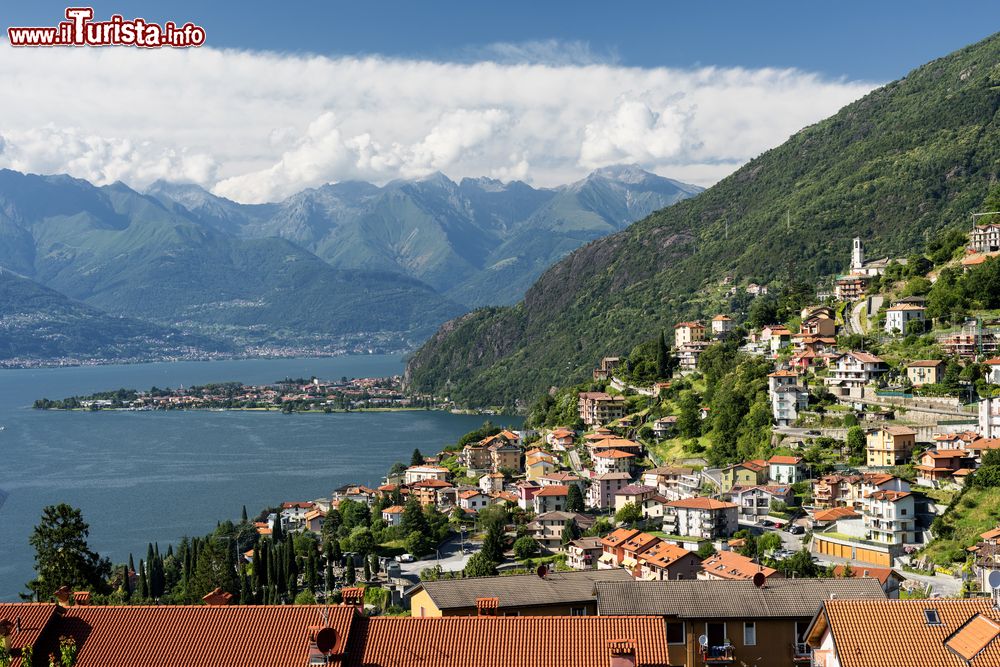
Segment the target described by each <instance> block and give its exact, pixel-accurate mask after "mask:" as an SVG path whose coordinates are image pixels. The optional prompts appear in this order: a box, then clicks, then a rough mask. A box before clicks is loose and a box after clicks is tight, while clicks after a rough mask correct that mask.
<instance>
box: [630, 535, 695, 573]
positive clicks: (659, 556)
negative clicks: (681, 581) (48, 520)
mask: <svg viewBox="0 0 1000 667" xmlns="http://www.w3.org/2000/svg"><path fill="white" fill-rule="evenodd" d="M688 555H693V553H692V552H690V551H688V550H687V549H685V548H683V547H679V546H677V545H676V544H673V543H671V542H663V541H661V542H659V543H657V544H654V545H653V546H651V547H650V548H649V549H646V550H645V551H643V552H642V554H641V555H640V556H639V562H640V563H645V564H646V565H649V566H650V567H659V568H666V567H669V566H670V565H672V564H673V563H676V562H677V561H678V560H680V559H681V558H683V557H684V556H688Z"/></svg>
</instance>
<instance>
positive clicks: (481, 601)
mask: <svg viewBox="0 0 1000 667" xmlns="http://www.w3.org/2000/svg"><path fill="white" fill-rule="evenodd" d="M499 607H500V598H476V615H477V616H480V617H482V616H496V615H497V609H498V608H499Z"/></svg>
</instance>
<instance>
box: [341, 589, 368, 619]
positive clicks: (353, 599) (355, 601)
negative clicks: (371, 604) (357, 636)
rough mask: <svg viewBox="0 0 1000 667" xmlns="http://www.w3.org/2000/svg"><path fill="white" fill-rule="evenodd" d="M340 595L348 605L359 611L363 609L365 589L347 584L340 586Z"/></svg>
mask: <svg viewBox="0 0 1000 667" xmlns="http://www.w3.org/2000/svg"><path fill="white" fill-rule="evenodd" d="M340 595H341V598H342V600H343V602H344V604H345V605H347V606H348V607H354V608H355V609H357V610H358V612H359V613H360V612H363V611H364V610H365V589H363V588H361V587H360V586H349V587H347V588H341V589H340Z"/></svg>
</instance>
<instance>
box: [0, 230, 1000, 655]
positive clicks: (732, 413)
mask: <svg viewBox="0 0 1000 667" xmlns="http://www.w3.org/2000/svg"><path fill="white" fill-rule="evenodd" d="M998 232H1000V227H998V226H997V225H994V224H986V225H979V226H976V227H975V228H974V229H973V230H972V232H971V233H970V235H969V236H968V237H966V235H964V234H955V233H953V232H949V233H948V234H947V235H946V236H945V237H943V238H942V239H938V240H935V241H933V242H931V243H929V244H928V254H927V255H921V254H914V255H911V256H909V257H906V258H901V259H890V258H881V259H876V260H869V259H867V258H866V257H865V254H864V245H863V240H862V239H854V241H853V247H852V249H851V256H850V269H849V272H848V273H846V274H845V275H841V276H838V277H836V278H835V279H833V280H832V281H830V282H828V283H824V284H821V285H820V286H819V288H818V289H816V290H815V291H812V292H810V291H808V290H803V289H801V288H796V289H790V288H789V287H788V286H787V285H784V286H769V285H760V284H747V285H744V286H739V285H735V284H733V281H732V280H731V279H729V278H724V279H723V280H721V281H720V282H719V284H718V285H716V286H714V287H713V288H712V290H710V292H711V293H712V294H714V295H715V297H717V298H722V299H725V298H729V299H731V300H734V301H735V302H739V301H740V300H741V299H743V300H744V301H743V302H744V303H747V304H748V307H747V308H745V309H743V310H740V311H735V310H734V311H731V312H720V313H717V314H716V315H714V316H713V317H711V319H710V321H707V322H705V321H701V320H688V321H683V322H678V323H676V324H675V326H674V332H673V333H674V335H673V341H672V345H670V344H668V341H667V337H666V335H665V333H663V334H661V335H660V336H659V337H658V339H657V340H653V341H638V342H637V345H636V346H635V348H634V349H633V350H631V351H628V352H627V353H626V351H624V350H623V351H622V353H621V354H620V355H619V356H606V357H603V358H601V359H599V360H598V361H597V364H596V367H595V368H594V369H593V371H592V373H591V378H590V380H589V381H588V382H584V383H582V384H577V385H571V386H565V387H553V388H552V389H551V391H550V392H549V393H548V394H547V395H545V396H544V397H543V398H542V399H540V400H539V401H538V402H537V403H536V404H535V405H533V406H532V407H531V409H530V412H529V415H528V417H527V420H526V421H525V423H524V425H523V426H518V427H503V426H500V425H494V424H493V423H491V422H486V423H484V424H483V426H482V427H481V428H480V429H478V430H476V431H473V432H471V433H468V434H466V435H465V436H463V437H462V438H461V439H460V440H459V441H458V442H455V443H452V444H450V445H447V446H445V447H444V448H443V449H442V450H441V451H440V452H437V453H434V454H433V455H427V456H425V455H424V454H423V453H421V452H420V451H419V450H414V452H413V455H412V458H411V460H410V462H409V465H405V464H403V463H397V464H395V465H394V466H393V467H392V469H390V470H389V471H388V474H387V475H386V477H385V478H384V479H383V480H381V482H382V483H381V484H378V485H373V486H367V485H366V484H365V483H362V482H361V481H359V482H358V483H356V484H348V485H344V486H342V487H341V488H338V489H336V490H334V491H333V493H332V494H331V495H330V496H328V497H324V498H319V499H314V500H302V499H289V500H288V501H286V502H284V503H282V504H280V505H279V506H275V507H269V508H265V509H264V510H263V511H261V512H260V513H259V514H258V515H257V516H256V517H253V518H251V517H250V516H248V515H247V513H246V509H245V508H244V512H243V516H242V518H241V520H240V521H239V522H236V523H234V522H231V521H225V522H221V523H220V524H219V526H218V528H217V529H216V531H215V532H214V533H213V534H212V535H210V536H207V537H204V538H193V539H188V538H185V539H183V540H182V541H181V542H180V544H178V545H177V548H176V550H175V548H174V545H169V546H168V547H167V549H166V551H165V552H161V550H160V547H159V545H154V544H151V545H149V547H148V550H147V554H146V558H145V559H142V560H139V562H138V565H136V564H135V562H134V561H133V559H132V558H131V557H130V558H129V561H128V563H127V564H126V563H119V564H115V565H112V564H111V563H110V561H108V560H107V559H100V558H99V557H98V556H97V555H96V554H91V556H89V557H88V558H89V560H88V561H87V562H88V563H89V565H87V566H86V568H88V570H87V571H88V572H89V574H88V575H87V576H88V577H89V578H87V577H83V575H74V576H75V577H76V579H77V581H78V582H79V583H81V584H86V585H84V586H79V587H77V586H72V587H71V586H68V585H63V586H60V587H58V588H55V587H54V585H53V584H52V583H51V580H50V579H48V578H46V570H45V569H39V578H38V579H36V580H33V581H32V582H29V584H28V586H29V590H31V591H32V596H33V597H34V599H35V600H37V603H36V604H33V605H27V606H25V605H19V604H0V664H2V665H4V666H5V667H12V666H13V667H21V666H23V665H26V664H36V663H34V662H33V656H34V655H35V654H36V652H37V653H38V655H45V654H46V653H48V654H50V655H51V656H52V657H51V658H50V664H53V665H54V664H61V665H65V666H66V667H73V665H75V664H76V659H77V658H76V656H77V651H80V655H81V656H83V655H86V659H87V662H86V664H87V665H99V664H100V665H103V664H145V662H144V661H145V660H146V658H144V657H143V656H142V655H140V653H141V652H142V651H143V650H145V649H144V648H143V646H142V645H140V644H139V643H125V644H122V643H115V642H107V641H103V640H102V639H101V638H102V637H103V638H107V637H120V636H132V635H135V634H137V633H141V632H142V631H143V628H148V627H157V628H158V629H159V631H160V632H163V633H166V634H167V635H169V636H170V637H172V638H174V639H176V640H177V641H180V640H181V638H182V637H184V636H187V634H189V633H191V632H194V631H195V628H197V627H200V626H201V625H202V624H203V623H205V622H206V621H207V619H208V618H209V614H214V613H217V612H219V613H223V612H224V613H225V614H226V615H227V616H226V617H227V618H228V619H229V621H230V622H226V623H223V624H221V625H219V626H218V628H217V630H216V631H215V633H216V635H218V636H217V637H216V639H220V638H221V639H223V640H225V641H223V642H222V643H223V644H226V642H230V643H232V644H233V645H239V646H241V647H242V649H241V650H240V651H237V652H234V653H233V654H232V656H231V659H232V660H233V661H236V660H237V659H238V658H239V657H240V656H244V655H246V652H247V651H257V652H259V653H260V654H262V655H263V654H266V653H267V652H268V650H269V649H268V648H267V647H266V646H263V645H260V646H258V645H257V644H255V643H254V642H255V641H256V640H255V639H254V638H253V637H249V636H247V634H246V632H244V630H243V628H244V627H245V626H247V625H248V624H250V623H251V618H257V617H255V616H253V614H254V613H256V612H255V611H254V609H255V607H253V606H249V605H266V606H264V607H256V609H265V610H266V613H267V614H268V621H267V622H268V625H269V631H271V632H281V628H286V629H287V631H288V632H289V633H291V634H294V630H295V628H298V627H299V626H302V627H306V626H308V627H309V628H310V629H309V632H308V633H307V635H303V637H302V645H301V646H300V647H299V648H300V649H301V650H298V649H296V650H294V651H291V653H294V654H296V655H298V654H299V653H301V654H303V655H306V656H307V658H308V664H315V665H321V664H358V665H362V664H369V662H371V663H372V664H383V662H384V661H385V660H395V658H394V657H393V656H398V651H397V648H398V647H399V646H404V647H407V648H406V649H405V650H407V651H410V652H412V656H411V657H413V656H416V658H414V659H415V660H416V659H417V658H419V660H421V661H427V662H428V663H429V664H433V663H434V662H435V660H434V656H435V655H448V656H449V660H451V662H449V664H457V663H454V661H453V660H452V659H461V658H462V656H471V655H472V653H470V652H475V651H478V650H480V649H481V645H482V642H484V641H488V642H497V641H499V642H507V644H505V646H508V648H509V650H510V651H511V652H512V653H513V654H516V655H519V656H523V655H526V654H528V653H530V651H531V646H533V645H535V644H539V643H542V642H547V643H548V644H552V645H553V648H551V649H550V650H548V651H547V652H546V654H545V655H546V661H545V664H571V663H573V664H575V663H576V662H578V661H579V660H581V659H584V658H585V661H586V663H587V664H611V665H613V666H614V667H619V666H620V667H637V666H638V665H668V664H669V665H688V666H690V667H695V666H701V665H740V664H767V665H780V666H784V665H788V666H793V665H807V664H809V665H821V666H823V667H839V666H840V665H843V664H852V665H889V664H914V663H913V662H912V661H913V659H914V656H913V655H912V654H911V653H908V651H909V650H910V649H909V647H914V646H919V647H920V655H919V656H918V658H919V660H921V661H923V662H922V663H921V664H958V663H955V662H954V661H955V660H956V659H958V658H960V659H961V660H962V661H963V662H962V664H968V665H982V666H985V665H995V664H998V660H1000V639H998V638H1000V616H998V612H997V609H998V608H1000V607H998V605H1000V356H997V353H998V341H1000V320H998V315H1000V311H998V308H1000V303H997V296H998V294H1000V290H997V286H998V282H1000V277H998V275H1000V274H998V267H1000V260H998V259H996V256H997V255H1000V240H998ZM845 255H846V253H845ZM775 292H777V294H775ZM410 400H411V399H410V398H408V397H407V396H406V395H405V393H404V392H403V391H402V388H401V382H400V379H399V378H393V379H388V380H375V379H368V380H347V379H346V378H343V379H342V380H341V381H340V382H339V383H338V382H323V381H319V380H316V379H310V380H305V379H299V380H291V379H289V380H285V381H282V382H279V383H276V384H274V385H267V386H261V387H245V386H242V385H239V384H237V383H232V384H228V385H210V386H205V387H198V388H192V389H187V390H185V389H178V390H157V389H155V388H154V389H152V390H150V391H149V392H142V393H139V392H128V391H124V393H122V392H109V393H108V394H107V395H95V396H91V397H78V398H75V399H68V402H67V401H63V402H58V403H53V402H47V403H43V404H36V407H39V408H53V407H55V408H64V409H67V408H68V409H104V408H112V409H166V408H171V407H178V408H197V407H213V408H228V407H234V406H243V407H252V404H253V403H255V402H260V403H262V404H265V405H266V406H268V407H270V406H278V405H280V406H283V409H284V408H285V406H287V407H288V409H294V410H297V411H301V410H309V411H313V410H332V409H334V408H335V407H337V408H352V409H353V408H361V407H375V406H377V405H384V406H401V405H404V404H407V403H404V402H405V401H410ZM427 400H428V401H429V403H428V404H427V405H423V406H421V407H432V405H431V404H433V407H453V406H452V405H451V404H450V403H449V401H448V398H447V397H437V398H435V399H430V398H429V397H428V399H427ZM88 401H89V403H88ZM48 524H53V525H55V524H58V525H61V526H67V525H69V526H77V530H78V531H80V532H81V534H82V535H84V536H85V535H86V530H87V526H86V524H85V523H83V522H82V518H81V516H80V513H79V511H78V510H74V509H73V508H71V507H69V506H65V505H62V506H53V507H49V508H46V510H45V515H44V516H43V525H42V526H39V527H38V528H36V534H35V537H33V538H32V539H33V540H37V544H39V545H44V544H46V543H47V542H46V540H45V538H44V537H43V535H45V532H44V531H45V530H46V528H45V526H46V525H48ZM39 531H41V532H39ZM220 545H223V546H220ZM88 553H89V552H88ZM40 554H41V552H40ZM40 558H41V560H40V561H39V562H40V563H45V562H47V561H46V559H45V558H44V557H43V556H42V555H40ZM53 562H55V563H57V562H58V559H56V560H55V561H53ZM40 567H41V566H40ZM44 567H49V566H48V565H46V566H44ZM52 567H57V566H56V565H53V566H52ZM54 578H55V577H54V575H53V579H54ZM53 598H54V599H55V602H50V600H52V599H53ZM991 598H992V599H991ZM197 603H201V604H200V605H198V604H197ZM118 605H120V607H118ZM185 605H187V606H185ZM190 605H196V606H190ZM220 608H225V609H224V610H223V609H220ZM115 609H120V610H121V613H112V610H115ZM443 617H447V618H448V619H449V622H448V624H441V623H428V622H426V621H429V620H432V619H437V618H443ZM872 618H878V619H879V622H880V624H881V626H882V627H883V628H884V630H885V632H887V633H891V636H892V637H893V640H892V641H889V642H885V641H882V640H881V637H882V636H883V635H884V634H885V633H873V632H870V631H866V632H858V627H859V623H861V624H865V623H867V622H868V620H867V619H872ZM421 619H423V620H421ZM303 623H304V624H305V625H302V624H303ZM865 628H866V630H870V627H868V626H867V625H866V626H865ZM290 636H291V635H290ZM376 638H377V639H376ZM581 641H582V642H583V644H579V642H581ZM218 650H219V651H222V649H218ZM137 651H138V653H136V652H137ZM223 652H225V651H223ZM57 654H58V655H59V656H62V657H61V658H57V657H56V656H57ZM845 655H850V656H862V658H860V659H858V660H854V659H852V660H850V661H849V662H848V661H846V660H845V658H844V656H845ZM956 656H957V658H956ZM116 661H117V662H116ZM282 664H284V663H282ZM408 664H409V663H408ZM532 664H535V663H532ZM538 664H541V663H538Z"/></svg>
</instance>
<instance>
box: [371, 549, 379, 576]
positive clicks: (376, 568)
mask: <svg viewBox="0 0 1000 667" xmlns="http://www.w3.org/2000/svg"><path fill="white" fill-rule="evenodd" d="M371 560H372V574H375V575H377V574H378V573H379V569H380V566H379V564H378V556H376V555H375V554H372V559H371Z"/></svg>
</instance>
